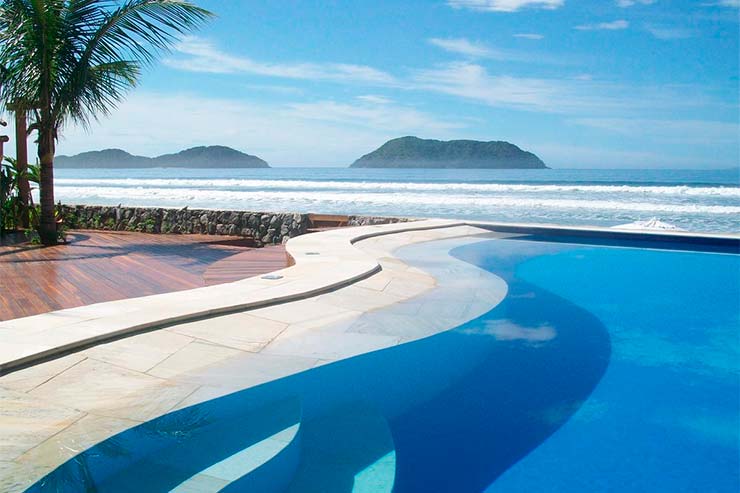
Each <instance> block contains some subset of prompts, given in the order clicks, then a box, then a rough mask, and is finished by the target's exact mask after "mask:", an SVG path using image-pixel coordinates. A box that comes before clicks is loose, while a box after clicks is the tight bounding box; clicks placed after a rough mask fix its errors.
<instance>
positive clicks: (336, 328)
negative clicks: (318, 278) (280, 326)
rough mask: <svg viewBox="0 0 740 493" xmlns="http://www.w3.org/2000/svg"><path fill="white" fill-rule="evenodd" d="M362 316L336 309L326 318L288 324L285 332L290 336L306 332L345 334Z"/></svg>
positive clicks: (356, 312)
mask: <svg viewBox="0 0 740 493" xmlns="http://www.w3.org/2000/svg"><path fill="white" fill-rule="evenodd" d="M361 315H362V312H359V311H351V310H341V309H337V311H336V312H335V313H332V314H330V315H327V316H326V317H321V318H314V319H311V320H307V321H305V322H298V323H295V324H290V325H289V326H288V328H287V329H286V330H288V331H290V333H291V334H300V333H302V332H307V331H316V330H321V331H324V332H345V331H346V330H347V327H348V326H350V325H351V323H352V321H354V320H356V319H357V318H359V317H360V316H361Z"/></svg>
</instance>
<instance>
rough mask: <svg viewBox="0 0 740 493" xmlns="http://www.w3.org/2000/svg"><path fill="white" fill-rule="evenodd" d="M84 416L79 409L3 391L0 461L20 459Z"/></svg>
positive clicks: (1, 390) (0, 400)
mask: <svg viewBox="0 0 740 493" xmlns="http://www.w3.org/2000/svg"><path fill="white" fill-rule="evenodd" d="M84 415H85V413H83V412H81V411H79V410H78V409H73V408H71V407H68V406H63V405H59V404H55V403H51V402H48V401H44V400H43V399H40V398H38V397H33V396H29V395H28V394H25V393H22V392H16V391H13V390H5V389H0V437H1V438H2V439H0V460H4V461H9V460H13V459H15V458H17V457H18V456H20V455H21V454H23V453H24V452H26V451H27V450H29V449H31V448H32V447H34V446H36V445H37V444H39V443H41V442H43V441H44V440H46V439H48V438H49V437H51V436H52V435H54V434H56V433H59V432H60V431H62V430H63V429H65V428H66V427H68V426H70V425H71V424H72V423H74V422H75V421H77V420H78V419H80V418H82V417H83V416H84Z"/></svg>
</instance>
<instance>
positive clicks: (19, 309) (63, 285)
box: [0, 231, 288, 320]
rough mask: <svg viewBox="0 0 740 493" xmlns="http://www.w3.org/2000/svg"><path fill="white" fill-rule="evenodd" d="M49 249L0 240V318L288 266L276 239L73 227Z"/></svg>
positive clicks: (194, 285) (221, 280)
mask: <svg viewBox="0 0 740 493" xmlns="http://www.w3.org/2000/svg"><path fill="white" fill-rule="evenodd" d="M70 240H71V241H70V243H69V244H67V245H59V246H54V247H49V248H41V247H37V246H33V245H29V244H27V243H25V244H13V245H7V246H0V320H10V319H13V318H19V317H26V316H30V315H36V314H39V313H46V312H49V311H53V310H59V309H63V308H73V307H76V306H82V305H87V304H91V303H100V302H104V301H113V300H119V299H125V298H133V297H139V296H147V295H152V294H160V293H167V292H172V291H180V290H184V289H192V288H197V287H201V286H205V285H213V284H220V283H225V282H232V281H235V280H238V279H244V278H246V277H252V276H258V275H262V274H265V273H267V272H271V271H273V270H278V269H282V268H284V267H286V266H287V265H288V257H287V254H286V252H285V248H284V247H283V246H282V245H279V246H274V247H265V248H253V247H252V246H251V245H252V243H251V241H250V240H248V239H244V238H238V237H225V236H206V235H152V234H145V233H129V232H104V231H74V232H72V233H71V234H70Z"/></svg>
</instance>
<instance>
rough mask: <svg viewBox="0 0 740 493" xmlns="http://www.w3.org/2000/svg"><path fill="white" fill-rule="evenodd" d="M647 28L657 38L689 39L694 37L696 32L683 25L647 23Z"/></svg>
mask: <svg viewBox="0 0 740 493" xmlns="http://www.w3.org/2000/svg"><path fill="white" fill-rule="evenodd" d="M645 30H646V31H647V32H649V33H650V34H652V35H653V36H654V37H655V38H657V39H662V40H671V39H687V38H690V37H692V36H693V34H694V33H693V31H691V30H689V29H685V28H682V27H665V26H654V25H646V26H645Z"/></svg>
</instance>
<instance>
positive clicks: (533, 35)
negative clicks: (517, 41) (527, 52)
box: [514, 33, 545, 40]
mask: <svg viewBox="0 0 740 493" xmlns="http://www.w3.org/2000/svg"><path fill="white" fill-rule="evenodd" d="M514 37H515V38H523V39H533V40H540V39H544V38H545V37H544V36H543V35H542V34H536V33H518V34H515V35H514Z"/></svg>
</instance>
